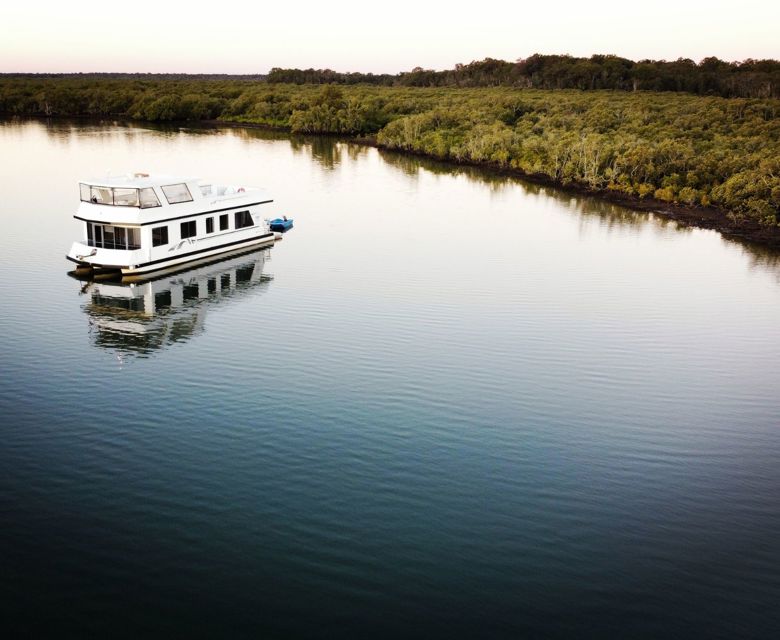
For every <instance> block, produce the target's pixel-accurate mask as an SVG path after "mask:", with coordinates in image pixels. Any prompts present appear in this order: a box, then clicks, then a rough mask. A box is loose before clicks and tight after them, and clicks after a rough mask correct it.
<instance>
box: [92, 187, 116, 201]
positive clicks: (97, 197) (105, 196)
mask: <svg viewBox="0 0 780 640" xmlns="http://www.w3.org/2000/svg"><path fill="white" fill-rule="evenodd" d="M89 200H90V202H93V203H94V204H110V205H113V204H114V193H113V190H112V189H110V188H109V187H91V188H90V196H89Z"/></svg>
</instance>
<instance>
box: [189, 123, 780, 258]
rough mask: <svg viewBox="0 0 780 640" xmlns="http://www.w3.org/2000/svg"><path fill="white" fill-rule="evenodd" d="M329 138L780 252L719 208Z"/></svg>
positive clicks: (757, 230) (773, 233)
mask: <svg viewBox="0 0 780 640" xmlns="http://www.w3.org/2000/svg"><path fill="white" fill-rule="evenodd" d="M201 124H204V125H206V126H209V127H215V128H219V127H230V128H247V129H262V130H267V131H277V132H279V133H285V134H288V135H296V134H293V133H292V132H291V131H290V128H289V127H279V126H272V125H266V124H252V123H246V122H231V121H224V120H209V121H205V122H203V123H201ZM298 135H300V134H298ZM319 135H327V134H319ZM329 135H331V136H333V137H336V138H339V139H341V140H343V141H345V142H349V143H352V144H361V145H365V146H370V147H375V148H378V149H383V150H386V151H392V152H394V153H399V154H402V155H409V156H414V157H418V158H426V159H428V160H434V161H436V162H441V163H444V164H446V165H449V166H452V167H458V166H468V167H474V168H478V169H481V170H483V171H489V172H491V173H494V174H497V175H503V176H508V177H512V178H517V179H520V180H525V181H528V182H532V183H534V184H539V185H543V186H547V187H553V188H556V189H560V190H562V191H566V192H568V193H572V194H577V195H582V196H590V197H595V198H600V199H602V200H605V201H608V202H611V203H614V204H618V205H620V206H624V207H628V208H630V209H635V210H636V211H642V212H646V213H652V214H654V215H658V216H661V217H664V218H667V219H669V220H674V221H675V222H677V223H678V224H681V225H683V226H687V227H695V228H699V229H711V230H713V231H718V232H719V233H720V234H721V235H723V236H724V237H726V238H729V239H731V240H737V241H740V242H744V243H750V244H755V245H760V246H762V247H765V248H768V249H771V250H773V251H780V226H769V225H764V224H760V223H759V222H757V221H755V220H749V219H748V220H746V219H742V220H737V219H735V218H734V217H732V216H730V215H729V212H728V211H725V210H723V209H719V208H718V207H714V206H686V205H683V204H679V203H672V202H664V201H662V200H658V199H656V198H653V197H645V198H641V197H637V196H631V195H627V194H625V193H620V192H619V191H614V190H609V189H598V190H594V189H591V188H589V187H588V186H587V185H583V184H579V183H576V182H569V183H563V182H561V181H556V180H553V179H551V178H550V177H548V176H546V175H544V174H542V173H526V172H524V171H522V170H520V169H513V168H509V167H506V166H502V165H499V164H497V163H491V162H473V161H462V160H461V161H457V160H453V159H449V158H440V157H437V156H435V155H432V154H428V153H423V152H419V151H410V150H399V149H392V148H389V147H387V146H384V145H382V144H380V143H379V142H377V139H376V137H375V136H345V135H343V134H329Z"/></svg>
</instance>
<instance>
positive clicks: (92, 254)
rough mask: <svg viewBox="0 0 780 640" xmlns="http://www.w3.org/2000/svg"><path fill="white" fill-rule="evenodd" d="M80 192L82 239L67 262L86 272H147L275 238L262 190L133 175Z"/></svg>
mask: <svg viewBox="0 0 780 640" xmlns="http://www.w3.org/2000/svg"><path fill="white" fill-rule="evenodd" d="M79 191H80V195H81V204H80V206H79V208H78V211H77V213H76V215H75V216H74V218H76V219H77V220H80V221H81V222H83V224H84V226H83V233H84V235H83V238H82V240H79V241H76V242H74V243H73V245H72V246H71V248H70V252H69V253H68V255H67V258H68V260H70V261H72V262H75V263H76V269H77V270H78V271H81V272H85V273H93V274H100V273H121V274H122V275H132V274H148V273H151V272H154V271H158V270H161V269H169V268H171V267H176V266H177V265H182V264H185V263H189V262H192V261H196V260H197V261H200V260H209V259H211V258H213V256H216V255H219V254H222V253H225V252H233V251H244V250H246V249H248V248H250V247H251V248H254V247H262V246H265V245H272V244H273V243H274V239H275V237H276V234H275V233H274V232H273V231H271V229H270V228H269V225H268V222H267V221H266V219H265V212H266V209H267V208H268V206H269V205H270V203H271V202H273V200H272V199H271V198H270V196H269V195H268V194H267V193H266V192H265V191H264V190H263V189H258V188H254V187H243V186H226V185H218V184H212V183H210V182H206V181H203V180H200V179H198V178H181V177H173V176H164V175H149V174H147V173H135V174H131V175H125V176H114V177H107V178H101V179H97V180H85V181H83V182H80V183H79Z"/></svg>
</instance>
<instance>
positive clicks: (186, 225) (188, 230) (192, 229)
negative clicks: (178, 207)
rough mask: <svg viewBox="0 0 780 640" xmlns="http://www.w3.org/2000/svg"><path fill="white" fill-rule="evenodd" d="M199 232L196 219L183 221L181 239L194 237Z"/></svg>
mask: <svg viewBox="0 0 780 640" xmlns="http://www.w3.org/2000/svg"><path fill="white" fill-rule="evenodd" d="M196 233H197V227H196V225H195V221H194V220H190V221H189V222H182V223H181V239H182V240H184V239H185V238H192V237H193V236H194V235H195V234H196Z"/></svg>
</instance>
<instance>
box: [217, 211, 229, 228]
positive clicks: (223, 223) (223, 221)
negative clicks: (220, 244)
mask: <svg viewBox="0 0 780 640" xmlns="http://www.w3.org/2000/svg"><path fill="white" fill-rule="evenodd" d="M229 219H230V218H228V214H226V213H223V214H222V215H221V216H219V230H220V231H224V230H225V229H227V228H228V227H229V226H230V222H228V221H229Z"/></svg>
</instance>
